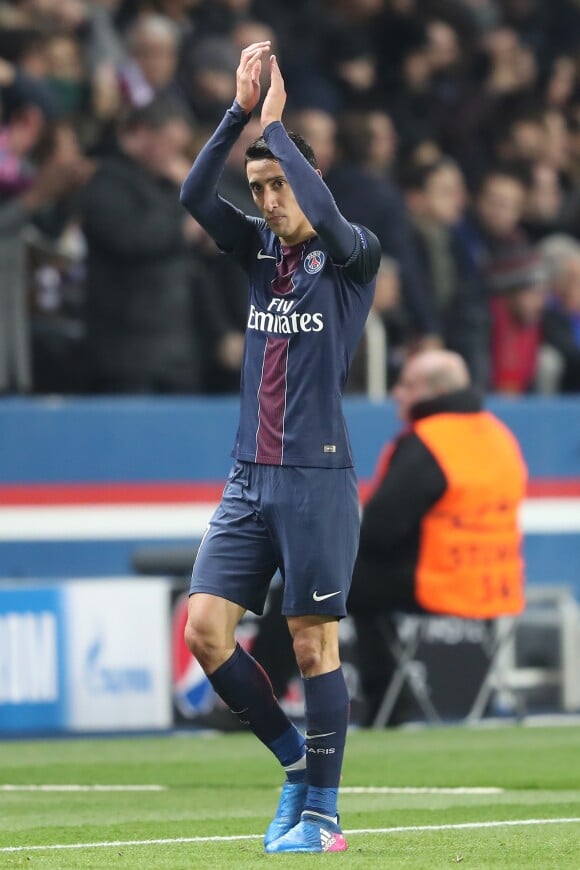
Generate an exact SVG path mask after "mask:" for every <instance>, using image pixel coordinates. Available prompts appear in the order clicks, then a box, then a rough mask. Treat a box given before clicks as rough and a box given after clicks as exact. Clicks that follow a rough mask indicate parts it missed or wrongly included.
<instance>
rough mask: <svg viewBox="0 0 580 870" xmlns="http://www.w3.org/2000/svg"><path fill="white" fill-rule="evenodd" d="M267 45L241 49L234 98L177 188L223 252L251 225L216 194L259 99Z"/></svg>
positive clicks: (247, 231) (261, 44)
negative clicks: (224, 169) (226, 164)
mask: <svg viewBox="0 0 580 870" xmlns="http://www.w3.org/2000/svg"><path fill="white" fill-rule="evenodd" d="M269 48H270V43H269V42H257V43H254V44H253V45H250V46H249V47H248V48H245V49H244V50H243V51H242V54H241V57H240V63H239V66H238V69H237V71H236V99H235V102H234V104H233V106H232V107H231V109H228V111H227V112H226V114H225V116H224V118H223V120H222V122H221V123H220V125H219V127H218V128H217V130H216V131H215V133H214V134H213V136H212V137H211V138H210V139H209V140H208V142H207V143H206V144H205V145H204V147H203V148H202V149H201V151H200V152H199V154H198V156H197V157H196V159H195V161H194V164H193V166H192V167H191V170H190V171H189V174H188V176H187V178H186V179H185V181H184V182H183V185H182V187H181V195H180V202H181V203H182V205H183V206H185V208H186V209H187V210H188V212H189V213H190V214H191V215H193V217H194V218H195V219H196V220H197V221H198V222H199V223H200V224H201V226H202V227H203V228H204V229H205V230H207V232H208V233H209V234H210V236H211V237H212V238H213V239H214V240H215V241H216V242H217V244H218V245H219V247H220V248H221V249H222V250H224V251H233V250H234V249H235V248H236V247H237V246H238V245H239V243H240V237H241V236H243V235H245V234H246V233H247V234H250V233H251V232H252V223H251V222H249V221H248V220H247V219H246V217H245V215H244V214H243V213H242V212H241V211H239V209H237V208H235V206H233V205H232V204H231V203H230V202H228V201H227V200H225V199H223V197H221V196H220V195H219V194H218V192H217V185H218V182H219V179H220V176H221V174H222V172H223V168H224V165H225V162H226V159H227V156H228V154H229V152H230V150H231V148H232V146H233V144H234V142H235V141H236V139H237V138H238V136H239V135H240V133H241V131H242V130H243V128H244V126H245V125H246V124H247V122H248V120H249V118H250V114H251V112H252V110H253V109H254V108H255V106H256V104H257V102H258V100H259V98H260V83H259V77H260V66H261V61H260V57H261V55H262V54H263V53H264V52H265V51H268V50H269Z"/></svg>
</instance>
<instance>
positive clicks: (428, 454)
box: [348, 350, 527, 720]
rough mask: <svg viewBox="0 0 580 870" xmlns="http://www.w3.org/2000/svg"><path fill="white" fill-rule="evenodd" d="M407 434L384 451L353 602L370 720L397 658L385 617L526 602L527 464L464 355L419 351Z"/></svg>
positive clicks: (477, 612)
mask: <svg viewBox="0 0 580 870" xmlns="http://www.w3.org/2000/svg"><path fill="white" fill-rule="evenodd" d="M393 397H394V399H395V401H396V402H397V406H398V413H399V417H400V418H401V419H402V421H403V422H404V423H405V424H406V426H405V428H404V430H403V431H402V433H401V434H400V435H399V436H398V438H396V439H395V441H394V442H393V443H392V444H389V445H387V447H386V448H385V450H384V452H383V454H382V456H381V458H380V460H379V464H378V467H377V473H376V476H375V480H374V483H373V487H372V490H371V494H370V497H368V499H367V501H366V503H365V505H364V508H363V516H362V523H361V535H360V546H359V552H358V557H357V561H356V565H355V569H354V577H353V582H352V587H351V592H350V597H349V601H348V609H349V612H350V613H351V614H352V615H353V616H354V618H355V624H356V627H357V634H358V649H359V654H360V665H361V678H362V686H363V691H364V693H365V695H366V697H367V701H368V707H369V710H368V718H369V720H370V719H372V716H373V712H374V710H373V707H374V706H376V704H377V703H378V701H379V700H380V698H381V697H382V694H383V693H384V689H385V685H386V681H387V680H388V676H389V673H390V668H391V664H390V663H389V662H388V661H386V652H385V653H383V652H382V650H384V644H381V643H379V642H378V635H377V631H378V628H377V624H376V623H377V618H376V614H377V613H381V614H384V613H385V612H387V613H388V612H392V611H404V612H411V613H413V612H414V613H417V612H419V613H421V612H426V613H435V614H437V613H439V614H449V615H453V616H463V617H471V618H474V619H476V618H491V617H495V616H499V615H503V614H515V613H519V612H520V611H521V610H522V609H523V607H524V570H523V560H522V554H521V544H522V535H521V530H520V526H519V521H518V513H519V507H520V504H521V502H522V500H523V497H524V494H525V488H526V480H527V471H526V466H525V463H524V460H523V458H522V455H521V452H520V448H519V446H518V444H517V442H516V440H515V438H514V436H513V435H512V433H511V432H510V431H509V429H507V427H506V426H505V425H504V424H503V423H502V422H501V421H500V420H498V419H497V417H495V416H494V415H493V414H491V413H489V412H488V411H485V410H483V409H482V406H481V398H480V397H479V396H478V394H477V393H476V392H475V391H474V390H473V389H472V388H471V386H470V381H469V374H468V371H467V367H466V365H465V363H464V361H463V360H462V358H461V357H460V356H459V355H457V354H455V353H451V352H449V351H444V350H428V351H424V352H423V353H419V354H417V355H415V356H413V357H411V358H410V359H409V360H408V362H407V363H406V364H405V366H404V368H403V370H402V373H401V376H400V379H399V382H398V384H397V385H396V387H395V389H394V390H393Z"/></svg>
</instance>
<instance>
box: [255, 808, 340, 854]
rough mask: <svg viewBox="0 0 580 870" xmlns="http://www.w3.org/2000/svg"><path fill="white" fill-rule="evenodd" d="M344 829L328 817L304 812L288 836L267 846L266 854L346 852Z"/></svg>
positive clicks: (285, 835)
mask: <svg viewBox="0 0 580 870" xmlns="http://www.w3.org/2000/svg"><path fill="white" fill-rule="evenodd" d="M347 848H348V846H347V843H346V839H345V836H344V834H343V833H342V828H341V827H340V825H339V824H338V818H337V821H336V822H333V821H332V820H331V819H329V818H328V817H327V816H321V815H319V814H318V813H311V812H304V813H302V816H301V818H300V821H299V822H298V824H297V825H296V826H295V827H293V828H292V830H290V831H288V833H287V834H284V836H282V837H280V838H279V839H278V840H274V841H273V842H271V843H270V844H269V845H266V852H346V850H347Z"/></svg>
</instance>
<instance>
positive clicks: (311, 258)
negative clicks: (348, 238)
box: [304, 251, 325, 275]
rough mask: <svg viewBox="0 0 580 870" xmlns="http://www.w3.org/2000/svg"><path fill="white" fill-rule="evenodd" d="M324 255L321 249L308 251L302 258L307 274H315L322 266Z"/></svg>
mask: <svg viewBox="0 0 580 870" xmlns="http://www.w3.org/2000/svg"><path fill="white" fill-rule="evenodd" d="M324 258H325V255H324V254H323V252H322V251H310V253H309V254H308V256H307V257H305V259H304V268H305V269H306V271H307V272H308V274H309V275H316V273H317V272H320V270H321V269H322V267H323V266H324Z"/></svg>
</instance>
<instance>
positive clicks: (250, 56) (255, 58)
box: [236, 40, 270, 114]
mask: <svg viewBox="0 0 580 870" xmlns="http://www.w3.org/2000/svg"><path fill="white" fill-rule="evenodd" d="M265 51H270V41H269V40H266V41H265V42H254V43H253V44H252V45H249V46H248V47H247V48H244V50H243V51H242V55H241V57H240V63H239V66H238V68H237V70H236V102H237V103H238V105H240V106H241V107H242V109H243V110H244V111H245V112H246V113H247V114H250V112H251V111H252V110H253V109H255V108H256V106H257V104H258V101H259V99H260V72H261V70H262V60H261V57H262V55H263V54H264V52H265Z"/></svg>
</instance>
